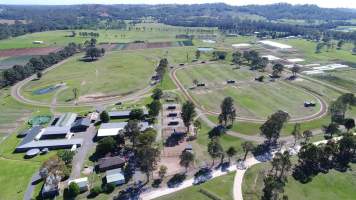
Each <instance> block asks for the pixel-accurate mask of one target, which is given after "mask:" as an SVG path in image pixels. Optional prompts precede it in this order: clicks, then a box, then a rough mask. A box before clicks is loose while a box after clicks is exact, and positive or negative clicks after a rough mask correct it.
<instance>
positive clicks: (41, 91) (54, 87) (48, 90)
mask: <svg viewBox="0 0 356 200" xmlns="http://www.w3.org/2000/svg"><path fill="white" fill-rule="evenodd" d="M62 86H64V84H56V85H50V86H48V87H45V88H41V89H38V90H35V91H33V92H32V93H33V94H35V95H42V94H48V93H51V92H53V91H55V90H57V89H59V88H60V87H62Z"/></svg>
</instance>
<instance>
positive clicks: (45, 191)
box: [41, 174, 61, 199]
mask: <svg viewBox="0 0 356 200" xmlns="http://www.w3.org/2000/svg"><path fill="white" fill-rule="evenodd" d="M60 181H61V177H60V176H56V175H53V174H50V175H49V176H48V177H47V178H46V181H45V183H44V184H43V186H42V190H41V195H42V198H44V199H46V198H54V197H55V196H57V195H58V194H59V183H60Z"/></svg>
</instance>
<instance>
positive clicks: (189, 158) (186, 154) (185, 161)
mask: <svg viewBox="0 0 356 200" xmlns="http://www.w3.org/2000/svg"><path fill="white" fill-rule="evenodd" d="M179 158H180V162H179V164H180V165H181V166H183V167H184V168H185V171H186V172H187V170H188V167H189V166H190V164H191V163H192V162H193V161H194V154H193V153H192V152H190V151H183V152H182V154H181V155H180V156H179Z"/></svg>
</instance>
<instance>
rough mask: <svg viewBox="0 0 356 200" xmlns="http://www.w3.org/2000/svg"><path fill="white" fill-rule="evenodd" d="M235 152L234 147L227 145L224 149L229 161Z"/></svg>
mask: <svg viewBox="0 0 356 200" xmlns="http://www.w3.org/2000/svg"><path fill="white" fill-rule="evenodd" d="M236 153H237V151H236V149H235V148H234V147H229V148H228V149H227V151H226V155H227V156H228V157H229V163H230V160H231V157H233V156H235V155H236Z"/></svg>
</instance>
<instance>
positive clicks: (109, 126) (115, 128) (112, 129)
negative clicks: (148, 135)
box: [97, 122, 151, 137]
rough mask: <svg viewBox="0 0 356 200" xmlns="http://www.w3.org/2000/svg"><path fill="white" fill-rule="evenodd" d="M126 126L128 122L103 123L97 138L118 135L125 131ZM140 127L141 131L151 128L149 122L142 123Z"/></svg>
mask: <svg viewBox="0 0 356 200" xmlns="http://www.w3.org/2000/svg"><path fill="white" fill-rule="evenodd" d="M126 125H127V122H114V123H103V124H101V126H100V128H99V130H98V134H97V136H98V137H107V136H115V135H118V134H119V133H120V131H122V130H124V128H125V126H126ZM139 126H141V131H144V130H146V129H148V128H150V127H151V126H150V125H149V124H148V122H140V124H139Z"/></svg>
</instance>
